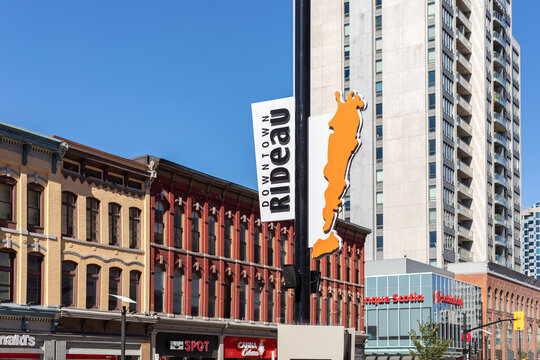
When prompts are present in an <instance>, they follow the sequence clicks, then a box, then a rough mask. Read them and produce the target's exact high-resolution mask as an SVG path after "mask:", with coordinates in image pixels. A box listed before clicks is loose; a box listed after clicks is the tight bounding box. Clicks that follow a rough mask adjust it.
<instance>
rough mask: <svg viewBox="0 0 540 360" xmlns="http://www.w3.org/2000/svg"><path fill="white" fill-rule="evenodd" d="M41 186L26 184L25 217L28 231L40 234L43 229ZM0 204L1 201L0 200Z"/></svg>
mask: <svg viewBox="0 0 540 360" xmlns="http://www.w3.org/2000/svg"><path fill="white" fill-rule="evenodd" d="M42 195H43V186H41V185H38V184H28V192H27V215H28V229H29V230H31V231H39V232H41V230H43V229H42V227H43V220H42V217H43V214H42V208H43V196H42ZM0 196H1V195H0ZM0 202H1V200H0Z"/></svg>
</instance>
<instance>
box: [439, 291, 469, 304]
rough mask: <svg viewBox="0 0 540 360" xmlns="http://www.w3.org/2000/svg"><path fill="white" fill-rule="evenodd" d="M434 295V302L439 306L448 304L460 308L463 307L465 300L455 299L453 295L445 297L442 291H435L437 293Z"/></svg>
mask: <svg viewBox="0 0 540 360" xmlns="http://www.w3.org/2000/svg"><path fill="white" fill-rule="evenodd" d="M433 295H434V296H433V300H434V302H435V303H437V304H439V303H447V304H452V305H459V306H462V305H463V299H462V298H457V297H454V296H452V295H444V294H443V293H442V292H440V291H435V293H434V294H433Z"/></svg>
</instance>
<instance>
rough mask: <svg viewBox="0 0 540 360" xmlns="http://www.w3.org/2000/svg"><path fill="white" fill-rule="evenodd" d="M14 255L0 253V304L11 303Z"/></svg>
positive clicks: (13, 287) (13, 290) (13, 285)
mask: <svg viewBox="0 0 540 360" xmlns="http://www.w3.org/2000/svg"><path fill="white" fill-rule="evenodd" d="M14 274H15V253H12V252H6V251H0V302H13V300H14V297H13V294H14V292H15V282H14Z"/></svg>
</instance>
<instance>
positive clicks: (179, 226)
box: [173, 206, 184, 249]
mask: <svg viewBox="0 0 540 360" xmlns="http://www.w3.org/2000/svg"><path fill="white" fill-rule="evenodd" d="M183 224H184V207H182V206H175V207H174V244H173V245H174V247H175V248H177V249H181V248H182V243H183V239H184V226H183Z"/></svg>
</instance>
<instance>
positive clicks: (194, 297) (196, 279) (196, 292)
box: [191, 271, 201, 316]
mask: <svg viewBox="0 0 540 360" xmlns="http://www.w3.org/2000/svg"><path fill="white" fill-rule="evenodd" d="M200 282H201V276H200V275H199V273H198V272H196V271H194V272H193V273H192V275H191V316H199V307H200V297H201V292H200V285H201V284H200Z"/></svg>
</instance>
